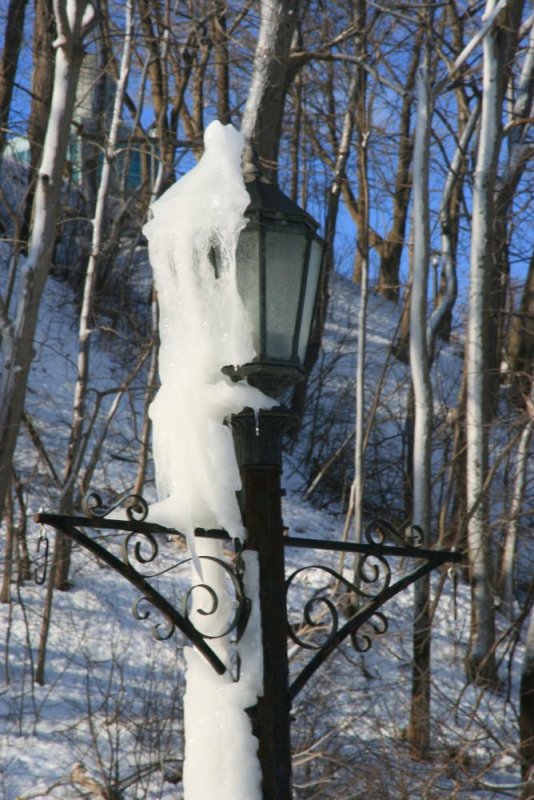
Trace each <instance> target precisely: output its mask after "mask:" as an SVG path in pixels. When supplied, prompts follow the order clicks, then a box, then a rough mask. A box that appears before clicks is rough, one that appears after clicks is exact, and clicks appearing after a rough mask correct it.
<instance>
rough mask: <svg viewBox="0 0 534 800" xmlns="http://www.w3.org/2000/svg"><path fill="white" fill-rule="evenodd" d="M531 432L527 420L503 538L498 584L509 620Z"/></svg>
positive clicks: (531, 424)
mask: <svg viewBox="0 0 534 800" xmlns="http://www.w3.org/2000/svg"><path fill="white" fill-rule="evenodd" d="M533 430H534V420H532V419H529V420H528V422H527V424H526V425H525V427H524V428H523V432H522V434H521V438H520V440H519V446H518V448H517V453H516V458H515V470H514V473H515V474H514V486H513V494H512V502H511V504H510V508H509V510H508V512H507V515H506V534H505V538H504V549H503V555H502V563H501V575H500V581H499V583H500V591H501V598H502V607H501V610H502V612H503V614H504V615H505V616H506V617H507V618H508V619H509V620H512V619H513V611H514V564H515V556H516V548H517V537H518V521H519V517H520V515H521V508H522V505H523V498H524V494H525V483H526V474H527V464H528V455H529V446H530V441H531V439H532V432H533Z"/></svg>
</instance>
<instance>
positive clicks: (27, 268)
mask: <svg viewBox="0 0 534 800" xmlns="http://www.w3.org/2000/svg"><path fill="white" fill-rule="evenodd" d="M55 16H56V26H57V39H56V43H55V44H56V64H55V73H54V90H53V96H52V108H51V112H50V118H49V122H48V127H47V131H46V137H45V142H44V148H43V158H42V161H41V166H40V169H39V176H38V182H37V190H36V195H35V204H34V214H33V226H32V233H31V240H30V246H29V252H28V257H27V259H26V262H25V264H24V266H23V269H22V278H21V289H20V294H19V300H18V306H17V311H16V315H15V317H14V319H10V318H9V317H8V315H7V309H5V308H3V307H2V306H0V321H1V328H2V351H3V357H4V370H3V373H2V379H1V384H0V431H1V433H2V436H1V438H0V509H3V507H4V503H5V497H6V493H7V490H8V485H9V475H10V470H11V464H12V461H13V454H14V451H15V445H16V442H17V436H18V431H19V427H20V421H21V417H22V411H23V407H24V398H25V394H26V386H27V383H28V374H29V370H30V365H31V360H32V342H33V335H34V331H35V325H36V321H37V312H38V309H39V301H40V299H41V294H42V291H43V288H44V284H45V282H46V278H47V276H48V271H49V268H50V259H51V255H52V249H53V246H54V241H55V236H56V229H55V223H56V217H57V213H58V211H57V210H58V206H59V192H60V188H61V182H62V177H63V166H64V161H65V153H66V152H67V145H68V138H69V133H70V122H71V119H72V112H73V108H74V102H75V98H76V84H77V81H78V75H79V71H80V67H81V63H82V58H83V40H84V38H85V36H86V35H87V33H88V32H89V31H90V30H91V29H92V28H93V26H94V24H95V21H96V17H95V10H94V8H93V6H92V5H91V3H90V2H88V0H77V2H75V3H67V2H66V0H58V1H57V3H56V5H55Z"/></svg>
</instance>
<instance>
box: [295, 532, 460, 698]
mask: <svg viewBox="0 0 534 800" xmlns="http://www.w3.org/2000/svg"><path fill="white" fill-rule="evenodd" d="M285 543H286V546H287V547H303V548H306V549H308V548H314V549H319V550H329V551H332V552H345V553H354V554H355V555H358V557H359V558H358V561H357V562H356V564H355V566H354V577H353V579H352V580H349V579H348V578H347V577H346V576H345V575H343V574H341V573H340V572H338V571H336V570H335V569H333V568H332V567H329V566H326V565H324V564H315V565H313V566H311V567H301V568H299V569H297V570H295V571H294V572H293V573H292V574H291V575H290V576H289V577H288V578H287V581H286V591H287V593H288V595H289V592H290V590H291V589H292V588H295V586H296V584H297V582H298V581H299V580H300V581H301V582H304V583H306V580H305V578H306V576H308V575H309V574H310V571H311V570H316V571H317V572H318V574H319V575H326V576H327V578H328V580H327V582H326V584H324V585H322V586H320V587H319V588H318V589H316V590H315V591H314V593H313V595H312V597H310V598H309V599H308V600H306V602H305V604H304V608H303V610H302V611H301V612H299V613H298V615H297V617H296V619H294V621H290V622H289V623H288V626H289V630H288V633H289V636H290V638H291V639H292V640H293V642H295V644H297V645H299V646H300V647H303V648H304V649H307V650H314V651H315V654H314V655H313V657H312V658H311V659H310V661H309V662H308V663H307V664H306V665H305V667H304V668H303V669H302V670H301V671H300V673H299V674H298V675H297V676H296V678H295V679H294V681H293V683H292V684H291V686H290V697H291V698H292V699H293V698H294V697H295V696H296V695H297V694H298V692H299V691H300V690H301V689H302V688H303V686H304V685H305V684H306V683H307V681H308V680H309V679H310V677H311V676H312V675H313V674H314V673H315V672H316V670H317V669H318V668H319V667H320V666H321V664H322V663H323V662H324V661H325V660H326V659H327V658H328V656H329V655H330V654H331V653H332V652H333V651H334V650H335V649H336V648H337V647H338V646H339V645H340V644H341V643H342V642H343V641H344V640H346V639H347V638H349V639H350V641H351V643H352V645H353V647H354V648H355V649H356V650H357V651H358V652H366V651H367V650H369V648H370V647H371V645H372V642H373V640H374V638H375V637H376V636H380V635H382V634H383V633H385V632H386V631H387V629H388V620H387V618H386V616H385V615H384V614H383V613H382V611H380V610H379V609H380V608H381V606H382V605H383V604H384V603H385V602H386V601H387V600H389V599H390V598H391V597H393V596H394V595H396V594H398V593H399V592H400V591H402V590H403V589H405V588H406V587H407V586H409V585H410V584H412V583H414V582H415V581H416V580H418V579H419V578H421V577H422V576H423V575H425V574H426V573H428V572H430V571H431V570H433V569H435V568H436V567H438V566H440V565H441V564H443V563H445V562H446V561H458V560H460V558H461V556H460V554H458V553H451V552H447V551H440V550H437V551H434V550H429V549H427V548H424V547H423V546H422V545H423V544H424V535H423V531H422V530H421V529H420V528H419V527H418V526H412V527H411V528H410V529H408V531H407V532H406V533H404V534H400V533H399V532H397V531H396V530H395V529H394V528H392V526H391V525H390V524H389V523H388V522H386V521H385V520H383V519H375V520H372V521H371V522H370V523H369V524H368V525H367V527H366V528H365V531H364V536H363V541H362V542H361V543H353V542H352V543H351V542H331V541H328V540H325V539H312V538H304V537H296V536H288V537H286V539H285ZM391 557H395V558H400V559H403V560H406V559H411V560H414V561H415V566H414V568H413V569H411V568H408V569H407V568H406V566H405V565H404V566H403V567H402V568H401V569H398V570H395V569H393V568H392V566H391V564H390V561H389V559H390V558H391ZM401 563H402V562H401ZM318 583H319V581H317V580H316V581H314V584H315V585H318ZM288 604H289V603H288Z"/></svg>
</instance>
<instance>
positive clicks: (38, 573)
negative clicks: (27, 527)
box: [33, 525, 50, 586]
mask: <svg viewBox="0 0 534 800" xmlns="http://www.w3.org/2000/svg"><path fill="white" fill-rule="evenodd" d="M42 543H44V553H43V556H42V557H43V558H44V564H43V565H42V566H39V565H36V567H35V571H34V573H33V579H34V581H35V583H36V584H37V585H38V586H42V585H43V583H44V582H45V581H46V575H47V573H48V552H49V550H50V540H49V539H48V536H47V535H46V531H45V528H44V525H41V529H40V531H39V538H38V539H37V548H36V549H37V553H40V551H41V544H42Z"/></svg>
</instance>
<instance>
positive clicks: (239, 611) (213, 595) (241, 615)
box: [126, 534, 250, 641]
mask: <svg viewBox="0 0 534 800" xmlns="http://www.w3.org/2000/svg"><path fill="white" fill-rule="evenodd" d="M135 535H139V534H131V536H135ZM143 536H147V534H143ZM127 538H130V537H127ZM150 538H151V539H153V540H154V541H153V545H154V548H155V550H154V551H151V553H150V554H149V556H148V557H147V556H144V557H143V558H142V559H141V561H142V563H148V562H149V561H150V560H152V558H151V556H152V553H153V552H155V554H156V555H157V549H158V548H157V542H156V541H155V539H154V537H150ZM138 546H139V547H141V543H139V542H138V543H136V548H137V547H138ZM151 546H152V545H151ZM136 548H134V549H136ZM199 560H200V561H201V562H202V561H210V562H212V563H215V564H216V565H217V567H219V568H221V569H222V570H224V573H225V575H227V576H228V578H229V579H230V582H231V585H232V587H233V590H234V597H233V598H232V597H230V600H231V603H232V605H233V606H234V608H233V613H232V614H231V615H229V618H228V619H227V621H225V624H223V625H222V626H221V628H220V630H218V631H217V632H215V633H213V632H210V633H206V632H205V631H203V630H201V629H200V628H199V627H198V625H195V623H194V621H193V617H194V614H200V615H201V616H202V617H211V616H213V615H214V614H216V612H217V611H218V609H219V607H220V598H219V596H218V595H217V592H216V591H215V589H214V588H213V586H210V585H209V584H207V583H205V582H200V583H196V584H194V585H193V586H190V587H189V588H188V590H187V592H186V594H185V596H184V597H183V599H182V602H181V604H180V605H181V607H182V608H183V612H182V613H183V615H184V617H185V618H186V619H187V621H188V622H189V623H191V625H192V626H193V627H194V628H195V630H196V632H197V633H198V634H199V636H201V637H202V638H203V639H222V638H224V637H225V636H229V635H230V634H231V633H232V632H233V631H235V632H236V638H237V641H239V639H240V638H241V635H242V634H243V631H244V629H245V627H246V623H247V620H248V616H249V614H250V600H249V599H248V598H247V597H246V596H245V593H244V588H243V583H242V580H241V577H240V575H239V574H235V573H234V572H233V570H232V568H231V567H230V566H229V565H228V564H226V563H225V562H224V561H222V560H220V559H218V558H215V557H214V556H199ZM192 562H193V559H192V558H186V559H183V560H182V561H180V562H178V563H175V564H172V565H171V566H170V567H167V568H166V569H164V570H161V571H160V572H157V573H154V574H151V575H148V576H145V577H150V578H154V577H159V576H161V575H163V574H164V573H166V572H169V571H171V570H174V569H177V568H178V567H184V566H186V565H188V564H191V563H192ZM126 563H128V564H130V561H126ZM130 565H131V564H130ZM199 590H202V591H203V592H205V593H206V595H207V598H208V600H209V605H204V606H203V607H199V605H198V604H196V605H195V606H193V603H192V598H193V594H194V593H195V592H197V593H198V591H199ZM141 604H146V605H147V606H153V603H152V602H151V600H150V598H149V597H146V596H145V595H142V596H141V597H139V598H138V599H137V600H136V601H135V603H134V604H133V606H132V613H133V616H134V617H135V619H137V620H147V619H149V618H150V616H151V614H152V611H151V609H150V608H148V607H145V608H143V609H141ZM193 612H194V613H193ZM166 626H167V627H166V628H165V630H164V632H163V633H162V629H163V628H164V623H162V622H158V623H157V624H155V625H154V626H153V628H152V634H153V636H154V637H155V638H156V639H158V641H163V640H165V639H169V638H170V637H171V636H172V635H173V633H174V631H175V625H174V624H173V623H172V622H171V621H170V620H166Z"/></svg>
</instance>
